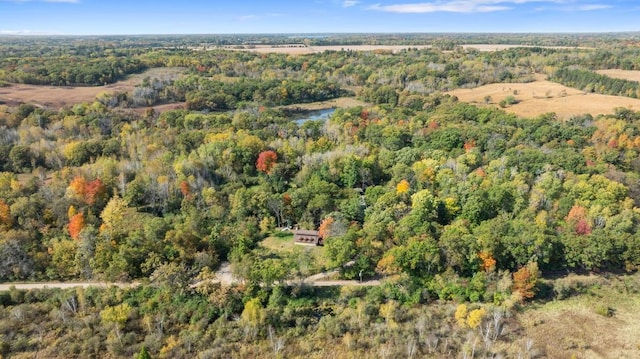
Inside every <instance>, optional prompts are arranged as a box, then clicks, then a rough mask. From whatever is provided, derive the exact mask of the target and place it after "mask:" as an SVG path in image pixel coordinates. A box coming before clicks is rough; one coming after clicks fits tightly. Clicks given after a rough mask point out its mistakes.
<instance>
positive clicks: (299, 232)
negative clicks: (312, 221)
mask: <svg viewBox="0 0 640 359" xmlns="http://www.w3.org/2000/svg"><path fill="white" fill-rule="evenodd" d="M293 234H294V235H296V236H318V237H319V236H320V233H319V232H318V231H312V230H307V229H297V230H295V231H293Z"/></svg>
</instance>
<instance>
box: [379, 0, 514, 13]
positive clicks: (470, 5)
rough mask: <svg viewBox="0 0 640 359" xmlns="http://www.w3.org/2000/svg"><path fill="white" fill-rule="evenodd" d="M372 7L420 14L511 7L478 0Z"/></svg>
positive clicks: (488, 10) (506, 8)
mask: <svg viewBox="0 0 640 359" xmlns="http://www.w3.org/2000/svg"><path fill="white" fill-rule="evenodd" d="M370 9H372V10H379V11H385V12H395V13H401V14H403V13H404V14H420V13H430V12H492V11H504V10H509V9H511V7H508V6H501V5H490V4H483V3H478V2H476V1H447V2H432V3H414V4H397V5H379V4H377V5H373V6H371V7H370Z"/></svg>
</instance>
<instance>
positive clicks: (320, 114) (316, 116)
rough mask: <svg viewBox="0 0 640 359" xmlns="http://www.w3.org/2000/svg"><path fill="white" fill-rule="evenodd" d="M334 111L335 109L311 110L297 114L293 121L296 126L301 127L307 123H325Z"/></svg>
mask: <svg viewBox="0 0 640 359" xmlns="http://www.w3.org/2000/svg"><path fill="white" fill-rule="evenodd" d="M335 111H336V109H335V108H325V109H323V110H313V111H307V112H304V113H300V114H297V115H295V116H294V117H293V121H294V122H295V123H297V124H298V125H302V124H303V123H305V122H307V121H317V120H322V121H326V120H328V119H329V117H331V115H333V113H334V112H335Z"/></svg>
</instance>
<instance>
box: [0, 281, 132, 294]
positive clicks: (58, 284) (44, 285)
mask: <svg viewBox="0 0 640 359" xmlns="http://www.w3.org/2000/svg"><path fill="white" fill-rule="evenodd" d="M136 285H138V284H137V283H105V282H43V283H2V284H0V292H4V291H8V290H10V289H11V287H15V288H16V289H26V290H28V289H45V288H59V289H67V288H75V287H83V288H87V287H101V288H106V287H110V286H116V287H120V288H128V287H135V286H136Z"/></svg>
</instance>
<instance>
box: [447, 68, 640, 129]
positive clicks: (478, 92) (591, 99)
mask: <svg viewBox="0 0 640 359" xmlns="http://www.w3.org/2000/svg"><path fill="white" fill-rule="evenodd" d="M448 94H450V95H453V96H456V97H458V99H459V100H460V101H463V102H468V103H472V104H476V105H479V106H491V107H496V106H497V105H498V103H499V102H500V101H501V100H503V99H504V98H505V97H507V96H514V97H515V98H516V99H517V100H518V101H519V102H518V103H517V104H515V105H511V106H508V107H506V108H505V111H507V112H510V113H513V114H516V115H518V116H522V117H536V116H540V115H542V114H544V113H549V112H555V114H556V115H557V116H558V118H561V119H568V118H570V117H572V116H575V115H581V114H586V113H588V114H591V115H592V116H597V115H599V114H608V113H613V112H614V109H615V108H616V107H627V108H629V109H631V110H637V109H640V100H637V99H632V98H627V97H621V96H609V95H599V94H592V93H588V94H585V93H584V92H583V91H580V90H576V89H573V88H570V87H566V86H563V85H560V84H557V83H555V82H551V81H547V80H542V79H540V78H539V79H538V80H537V81H534V82H529V83H510V84H504V83H496V84H490V85H485V86H480V87H477V88H473V89H456V90H453V91H449V92H448ZM486 96H490V97H491V100H490V101H489V103H485V97H486Z"/></svg>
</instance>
